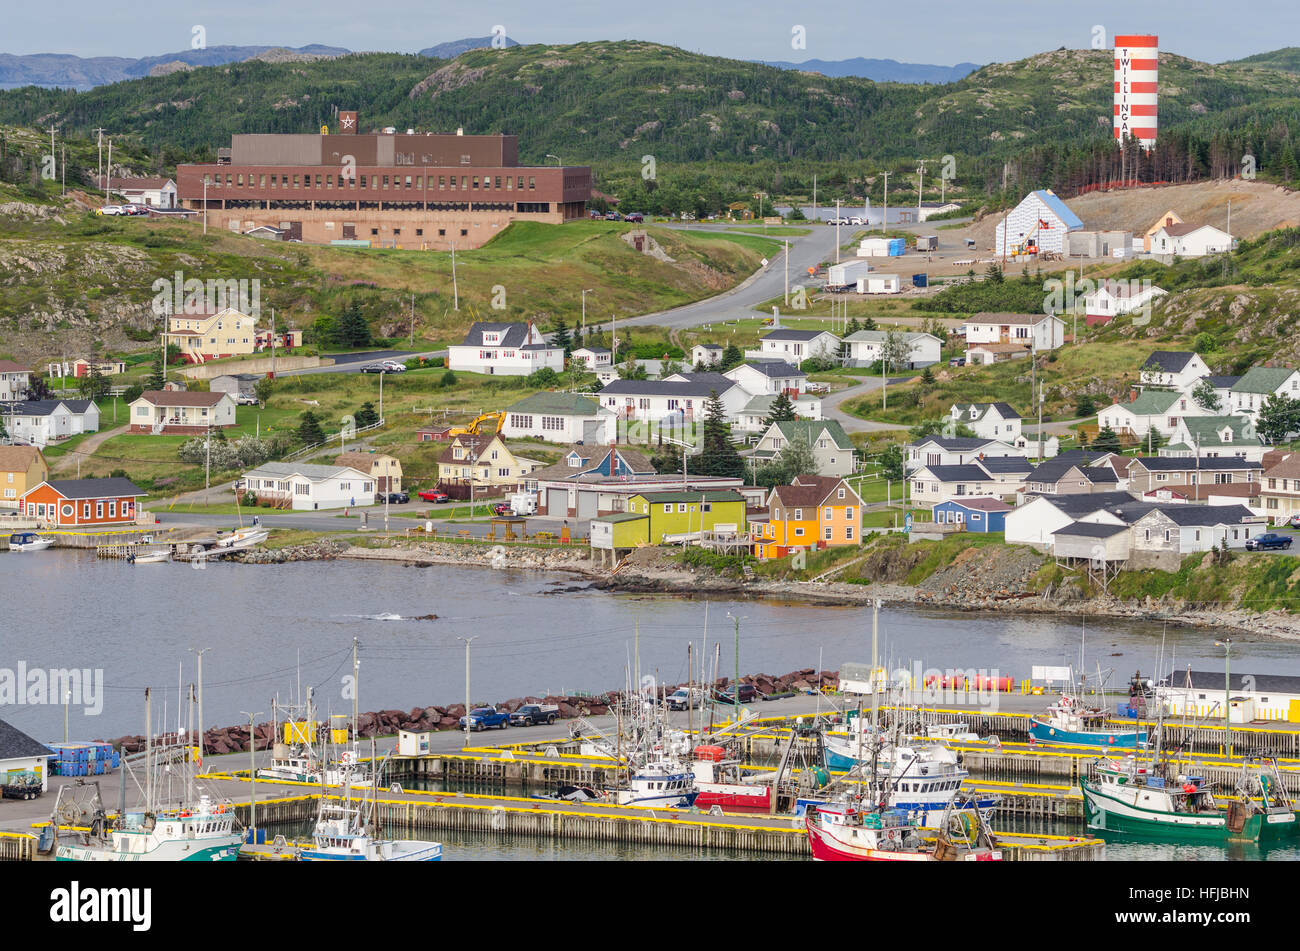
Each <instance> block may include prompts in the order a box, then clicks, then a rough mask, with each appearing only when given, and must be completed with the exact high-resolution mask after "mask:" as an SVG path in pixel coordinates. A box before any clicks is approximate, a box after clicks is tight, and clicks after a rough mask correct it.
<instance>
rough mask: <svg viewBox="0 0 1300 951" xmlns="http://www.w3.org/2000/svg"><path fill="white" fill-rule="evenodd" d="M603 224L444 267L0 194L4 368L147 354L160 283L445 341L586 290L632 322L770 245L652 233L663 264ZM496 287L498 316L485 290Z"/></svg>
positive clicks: (292, 319) (518, 242) (527, 238)
mask: <svg viewBox="0 0 1300 951" xmlns="http://www.w3.org/2000/svg"><path fill="white" fill-rule="evenodd" d="M628 230H629V226H627V225H622V224H616V223H613V222H604V221H597V222H587V221H580V222H572V223H570V224H566V225H542V224H535V223H531V222H530V223H520V224H516V225H513V226H511V227H510V228H507V229H506V230H505V231H503V232H502V233H501V234H500V235H498V236H497V237H496V238H495V239H494V240H492V241H491V242H489V243H488V245H486V246H485V247H483V248H481V249H479V250H477V251H462V252H458V253H457V255H456V279H457V287H458V290H459V304H460V309H459V310H456V309H455V306H456V305H455V295H454V293H453V286H452V274H451V258H450V255H447V254H442V253H435V252H427V251H397V250H357V249H342V248H329V247H316V246H312V245H302V244H281V243H271V242H266V241H259V240H257V239H254V238H248V237H244V236H241V235H230V234H224V233H216V232H210V233H209V234H208V235H206V236H205V235H203V234H202V229H201V226H200V225H199V224H197V223H192V222H163V221H150V220H146V219H127V218H100V217H95V216H93V215H90V214H88V213H86V212H84V211H79V210H77V209H76V208H75V207H72V206H70V205H66V204H64V203H62V202H58V201H56V200H53V199H49V200H45V201H38V202H33V201H31V200H28V199H26V198H25V197H24V196H23V195H21V194H19V193H18V191H17V190H16V189H13V188H10V187H8V186H3V185H0V328H3V333H2V334H0V336H3V338H4V345H3V349H4V350H5V351H6V353H8V354H9V355H11V356H13V357H14V358H15V359H21V360H38V359H41V358H44V357H56V356H59V355H61V354H66V355H75V354H77V353H80V352H84V351H88V350H92V349H95V348H96V347H98V348H99V349H102V350H117V349H127V350H129V349H140V348H142V347H145V346H148V345H149V344H148V342H147V341H150V340H154V339H156V337H155V336H153V335H154V334H155V333H156V330H157V328H158V318H157V317H156V316H155V315H154V314H153V313H152V310H151V307H150V304H151V302H152V300H153V298H154V295H155V291H154V290H153V284H154V282H155V281H156V280H158V279H160V278H163V279H170V278H172V276H173V274H174V272H176V271H178V270H179V271H181V272H182V273H183V275H184V276H185V277H186V278H191V277H197V278H199V279H201V280H204V281H206V280H211V279H236V280H250V281H251V280H254V279H256V280H259V281H260V282H261V308H262V311H263V313H264V314H266V315H267V316H268V317H269V313H270V309H271V308H275V309H276V312H277V316H278V320H279V324H280V326H282V327H283V326H286V325H288V326H297V327H307V326H309V325H310V324H311V322H312V321H313V320H314V319H315V318H316V317H317V316H319V315H321V314H331V315H334V316H337V315H338V314H340V313H341V312H342V310H343V307H344V306H345V305H346V304H347V303H349V302H350V301H352V300H356V301H358V302H359V303H360V304H361V306H362V310H363V312H364V313H365V315H366V317H367V318H368V319H369V320H370V323H371V327H372V330H373V332H374V333H375V334H376V335H378V336H384V337H400V336H406V335H407V333H408V332H409V327H410V308H411V295H412V294H414V296H415V324H416V326H415V333H416V336H417V337H421V338H424V339H427V340H433V341H440V342H444V343H445V342H446V341H448V340H451V339H454V338H458V337H460V336H461V335H462V334H463V331H464V329H465V328H466V327H467V326H468V324H469V323H470V322H471V321H473V320H475V319H486V318H491V319H501V320H504V319H511V320H524V319H533V320H536V321H538V322H539V323H542V324H544V325H546V326H550V325H551V324H552V323H553V322H554V321H555V320H556V319H557V318H560V317H563V318H564V319H565V320H566V321H568V322H569V323H573V321H574V320H575V319H576V318H577V316H578V314H579V313H580V311H581V297H580V295H579V290H580V289H581V288H592V289H593V291H592V293H589V294H588V295H587V313H588V316H589V317H591V318H593V319H600V318H604V317H608V316H609V315H610V314H617V315H619V316H622V315H624V314H636V313H643V312H645V311H646V310H653V309H659V308H663V307H671V306H674V305H677V304H682V303H687V302H689V301H692V300H698V299H700V298H703V297H708V296H711V295H713V294H716V293H718V292H719V291H721V290H724V289H726V288H727V287H730V286H732V285H733V284H735V283H737V282H738V281H740V280H742V279H743V278H744V277H746V276H748V275H749V274H751V273H752V272H753V271H754V270H756V269H757V268H758V266H759V261H760V260H761V259H762V258H763V256H764V255H770V254H773V253H775V251H776V248H777V245H776V243H775V242H774V241H771V240H767V239H764V238H761V237H758V236H755V235H747V234H739V233H737V234H730V233H729V234H725V235H713V234H710V235H699V234H686V233H682V232H679V231H670V230H667V229H660V228H653V227H652V228H650V229H649V231H650V234H651V236H652V237H653V238H654V239H655V240H656V241H657V242H658V243H659V245H660V247H661V248H662V249H663V250H664V252H665V253H666V254H667V255H668V256H669V257H670V258H671V259H672V261H671V263H670V262H666V261H661V260H658V259H657V258H655V257H652V256H650V255H646V254H641V253H638V252H637V251H636V250H635V249H633V248H632V246H631V245H630V244H628V243H627V242H626V241H624V240H622V238H621V237H620V236H621V235H622V234H624V233H625V232H627V231H628ZM497 286H500V287H502V288H504V299H503V302H504V306H503V307H502V308H500V309H494V308H493V306H492V304H493V300H494V298H496V299H497V300H501V299H502V295H500V294H498V293H497V292H495V291H494V290H493V289H494V288H495V287H497Z"/></svg>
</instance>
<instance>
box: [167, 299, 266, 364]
mask: <svg viewBox="0 0 1300 951" xmlns="http://www.w3.org/2000/svg"><path fill="white" fill-rule="evenodd" d="M257 334H258V331H257V317H256V316H254V315H251V314H245V313H244V312H243V311H241V310H238V309H237V308H235V307H222V308H213V309H209V310H206V311H196V312H193V313H191V312H188V311H184V310H182V311H179V312H177V313H174V314H172V315H170V316H169V317H168V318H167V332H166V333H165V334H164V335H163V343H165V344H168V345H170V344H173V343H174V344H176V346H178V347H180V350H181V358H182V359H184V360H185V361H187V362H188V363H206V362H207V361H209V360H216V359H220V358H221V357H233V356H237V355H239V354H245V353H253V352H254V351H255V350H256V349H257Z"/></svg>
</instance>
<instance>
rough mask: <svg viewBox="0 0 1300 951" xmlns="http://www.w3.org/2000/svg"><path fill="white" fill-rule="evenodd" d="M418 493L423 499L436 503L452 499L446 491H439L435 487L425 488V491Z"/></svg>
mask: <svg viewBox="0 0 1300 951" xmlns="http://www.w3.org/2000/svg"><path fill="white" fill-rule="evenodd" d="M416 495H418V496H419V497H420V498H421V499H423V500H424V501H425V502H435V503H436V502H450V501H451V496H449V495H448V494H447V493H446V492H437V491H434V490H433V489H425V490H424V491H423V492H417V493H416Z"/></svg>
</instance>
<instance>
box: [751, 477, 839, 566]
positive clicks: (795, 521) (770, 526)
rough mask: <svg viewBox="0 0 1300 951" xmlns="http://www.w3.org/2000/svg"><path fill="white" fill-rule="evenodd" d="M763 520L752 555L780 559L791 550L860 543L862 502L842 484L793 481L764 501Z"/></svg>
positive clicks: (819, 479)
mask: <svg viewBox="0 0 1300 951" xmlns="http://www.w3.org/2000/svg"><path fill="white" fill-rule="evenodd" d="M767 516H768V517H767V520H766V521H761V520H755V525H754V533H753V537H754V555H755V557H757V558H784V557H785V556H786V555H788V554H790V553H791V552H794V551H811V550H814V549H818V548H829V547H832V546H835V545H857V544H860V543H861V540H862V539H861V519H862V499H861V498H860V497H859V496H858V494H857V493H856V492H854V491H853V489H852V488H851V487H850V486H849V484H848V483H847V482H845V481H844V480H843V479H840V478H837V477H834V476H816V475H800V476H795V478H794V480H793V481H792V482H791V484H790V485H778V486H776V487H775V488H774V489H772V491H771V493H770V494H769V495H768V497H767Z"/></svg>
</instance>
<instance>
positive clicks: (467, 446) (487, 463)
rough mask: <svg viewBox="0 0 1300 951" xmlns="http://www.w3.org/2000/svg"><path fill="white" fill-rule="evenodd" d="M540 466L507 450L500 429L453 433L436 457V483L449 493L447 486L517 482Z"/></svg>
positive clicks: (478, 486) (484, 486)
mask: <svg viewBox="0 0 1300 951" xmlns="http://www.w3.org/2000/svg"><path fill="white" fill-rule="evenodd" d="M541 467H542V464H541V463H540V462H537V461H535V460H533V459H526V458H524V457H523V456H518V455H516V454H515V453H514V452H513V451H511V449H510V448H509V447H508V446H506V443H505V440H504V439H502V438H501V434H500V433H491V434H488V435H482V434H480V435H475V434H473V433H466V434H464V435H460V436H453V437H452V439H451V442H450V444H449V445H448V446H447V448H446V449H444V450H443V451H442V455H440V456H439V457H438V486H439V488H441V489H442V491H444V492H447V493H448V494H452V493H451V489H450V488H449V487H466V488H468V487H471V486H472V487H474V488H476V489H494V488H497V487H503V486H517V485H520V484H521V483H522V482H523V480H524V477H525V476H526V475H528V474H529V473H531V472H532V471H533V470H535V469H540V468H541ZM452 497H453V498H456V497H457V496H456V495H452Z"/></svg>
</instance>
